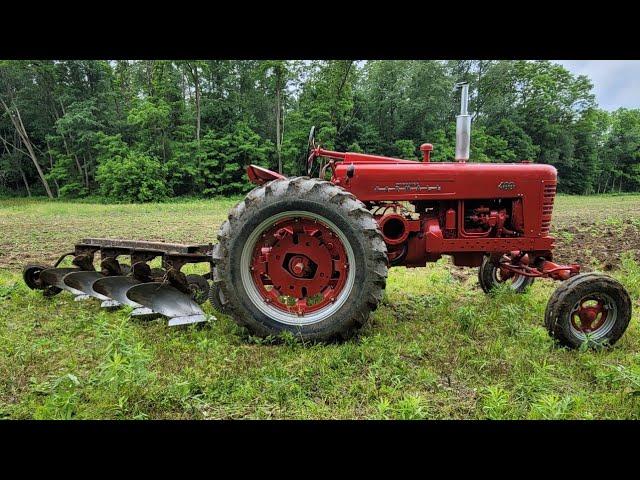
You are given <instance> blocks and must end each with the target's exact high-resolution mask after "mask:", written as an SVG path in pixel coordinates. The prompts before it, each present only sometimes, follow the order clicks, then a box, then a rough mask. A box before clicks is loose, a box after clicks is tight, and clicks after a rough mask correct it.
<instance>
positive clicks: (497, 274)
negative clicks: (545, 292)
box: [478, 256, 534, 293]
mask: <svg viewBox="0 0 640 480" xmlns="http://www.w3.org/2000/svg"><path fill="white" fill-rule="evenodd" d="M533 280H534V279H533V277H525V276H524V275H518V274H517V273H513V272H509V271H507V270H503V269H501V268H499V267H497V266H495V265H494V264H493V262H491V259H490V257H487V256H485V257H484V260H483V261H482V265H481V266H480V269H479V270H478V282H479V283H480V287H481V288H482V290H483V291H484V292H485V293H491V291H492V290H493V289H494V288H496V287H497V286H498V285H500V284H503V283H507V284H508V285H509V286H510V287H511V289H513V290H514V291H515V292H516V293H523V292H524V291H525V290H526V289H527V287H528V286H529V285H531V284H532V283H533Z"/></svg>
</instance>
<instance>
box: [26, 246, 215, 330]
mask: <svg viewBox="0 0 640 480" xmlns="http://www.w3.org/2000/svg"><path fill="white" fill-rule="evenodd" d="M211 249H212V245H211V244H207V245H181V244H173V243H164V242H143V241H133V240H112V239H100V238H88V239H84V240H82V241H81V242H80V243H78V244H76V246H75V250H74V251H73V252H71V253H67V254H65V255H63V256H61V257H60V258H59V259H58V261H57V262H56V263H55V264H54V266H53V267H51V268H49V267H47V266H42V265H27V266H26V267H25V269H24V271H23V277H24V280H25V282H26V283H27V285H28V286H29V287H31V288H33V289H37V290H42V291H43V294H44V295H45V296H52V295H55V294H57V293H60V292H61V291H67V292H69V293H71V294H73V295H74V296H75V300H89V299H97V300H100V302H101V307H103V308H107V309H115V308H120V307H121V306H128V307H131V308H133V310H132V312H131V316H132V317H137V318H154V317H158V316H165V317H168V319H169V326H174V325H186V324H191V323H200V322H205V321H207V320H208V316H207V315H205V313H204V312H203V310H202V308H201V307H200V304H202V303H204V301H206V299H207V298H208V294H209V281H208V280H209V279H210V278H211V269H209V272H208V273H207V274H205V275H195V274H191V275H185V274H184V273H182V272H181V271H180V269H181V268H182V267H183V266H184V265H185V264H187V263H203V262H206V263H209V265H210V266H211V263H212V256H211ZM96 252H99V253H100V259H101V262H100V271H96V269H95V267H94V260H95V254H96ZM67 256H73V261H72V263H73V265H74V266H73V267H64V268H60V267H58V265H60V263H61V262H62V260H63V259H64V258H65V257H67ZM120 256H129V257H130V259H131V266H128V265H124V264H120V262H119V261H118V257H120ZM157 257H160V258H161V260H162V268H153V269H152V268H151V267H150V266H149V265H148V263H147V262H149V261H151V260H153V259H155V258H157ZM214 319H215V318H214Z"/></svg>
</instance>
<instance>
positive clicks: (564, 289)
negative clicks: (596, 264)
mask: <svg viewBox="0 0 640 480" xmlns="http://www.w3.org/2000/svg"><path fill="white" fill-rule="evenodd" d="M630 320H631V299H630V298H629V294H628V293H627V291H626V290H625V288H624V287H623V286H622V284H621V283H620V282H618V281H617V280H616V279H614V278H612V277H610V276H608V275H604V274H601V273H583V274H580V275H576V276H575V277H572V278H570V279H569V280H566V281H565V282H563V283H562V284H560V286H559V287H558V288H557V289H556V291H555V292H553V295H551V298H550V299H549V303H548V304H547V309H546V311H545V326H546V327H547V330H548V332H549V334H550V335H551V336H552V337H553V338H554V339H555V340H556V341H558V343H560V344H561V345H564V346H566V347H569V348H578V347H580V346H581V345H583V344H585V343H587V344H588V345H589V346H595V345H613V344H614V343H615V342H617V341H618V340H619V339H620V337H622V335H623V334H624V332H625V330H626V329H627V326H628V325H629V321H630Z"/></svg>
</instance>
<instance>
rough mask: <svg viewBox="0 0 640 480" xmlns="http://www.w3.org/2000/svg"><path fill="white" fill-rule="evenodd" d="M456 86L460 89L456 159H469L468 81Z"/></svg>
mask: <svg viewBox="0 0 640 480" xmlns="http://www.w3.org/2000/svg"><path fill="white" fill-rule="evenodd" d="M456 88H457V89H461V90H462V94H461V95H460V115H458V116H457V117H456V161H458V162H466V161H467V160H469V147H470V144H471V115H469V112H468V108H469V83H468V82H461V83H456Z"/></svg>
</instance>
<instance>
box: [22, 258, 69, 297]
mask: <svg viewBox="0 0 640 480" xmlns="http://www.w3.org/2000/svg"><path fill="white" fill-rule="evenodd" d="M48 268H50V267H48V266H44V265H36V264H29V265H27V266H26V267H24V269H23V270H22V279H23V280H24V283H26V284H27V286H28V287H29V288H30V289H32V290H42V293H43V294H44V296H45V297H52V296H53V295H57V294H58V293H60V292H61V291H62V289H60V288H58V287H54V286H53V285H47V284H46V283H44V282H43V281H42V279H41V278H40V272H42V271H43V270H46V269H48Z"/></svg>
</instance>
